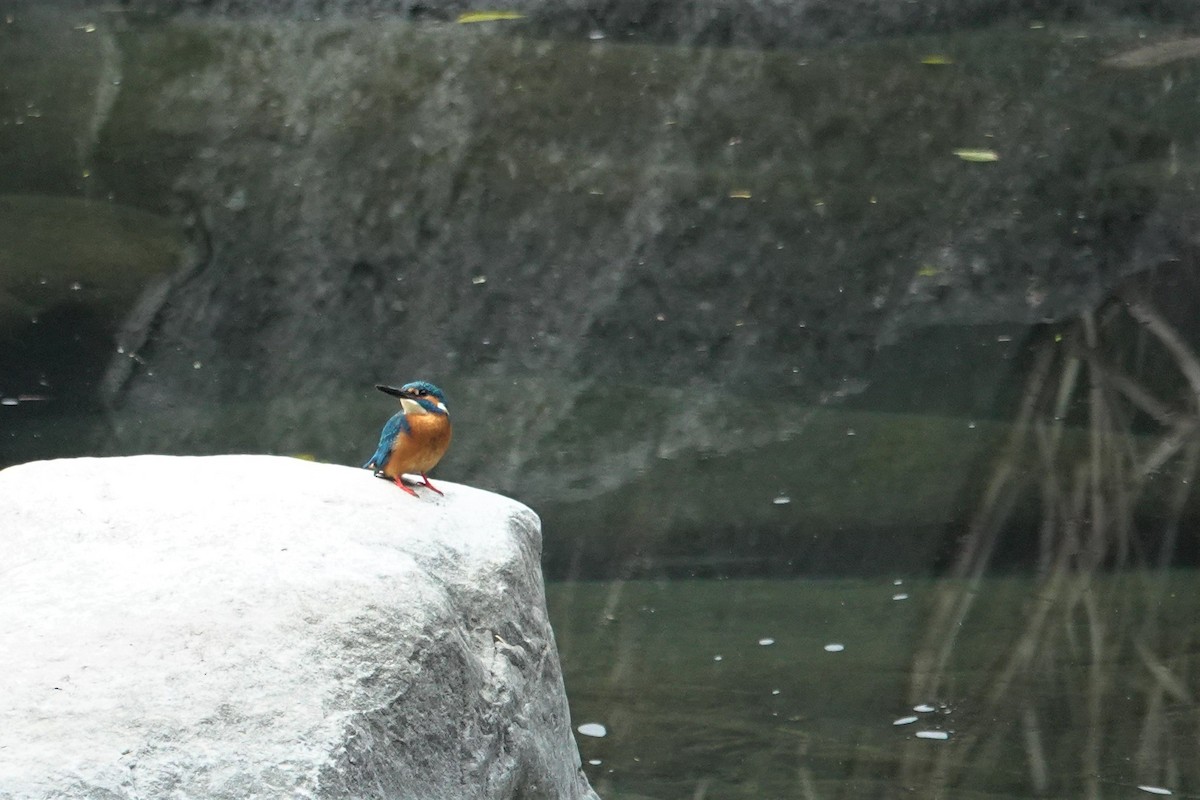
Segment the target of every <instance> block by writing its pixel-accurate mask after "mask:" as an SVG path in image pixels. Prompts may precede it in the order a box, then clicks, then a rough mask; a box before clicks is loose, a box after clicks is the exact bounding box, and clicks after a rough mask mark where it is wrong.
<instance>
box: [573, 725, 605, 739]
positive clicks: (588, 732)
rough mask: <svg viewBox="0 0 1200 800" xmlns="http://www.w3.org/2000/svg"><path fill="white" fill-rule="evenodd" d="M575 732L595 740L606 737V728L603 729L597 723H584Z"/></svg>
mask: <svg viewBox="0 0 1200 800" xmlns="http://www.w3.org/2000/svg"><path fill="white" fill-rule="evenodd" d="M575 730H577V731H579V732H580V733H582V734H583V735H584V736H594V737H596V738H597V739H603V738H604V737H605V736H607V735H608V728H606V727H604V726H603V725H601V724H600V723H599V722H585V723H583V724H582V725H580V726H579V727H578V728H576V729H575Z"/></svg>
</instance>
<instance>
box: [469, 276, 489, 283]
mask: <svg viewBox="0 0 1200 800" xmlns="http://www.w3.org/2000/svg"><path fill="white" fill-rule="evenodd" d="M471 283H473V284H474V285H476V286H480V285H482V284H485V283H487V276H486V275H476V276H475V277H473V278H471Z"/></svg>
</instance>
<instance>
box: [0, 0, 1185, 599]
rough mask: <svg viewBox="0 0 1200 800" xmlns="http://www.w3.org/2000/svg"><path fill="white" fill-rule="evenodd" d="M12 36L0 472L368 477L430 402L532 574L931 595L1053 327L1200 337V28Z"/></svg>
mask: <svg viewBox="0 0 1200 800" xmlns="http://www.w3.org/2000/svg"><path fill="white" fill-rule="evenodd" d="M10 8H11V9H12V10H11V11H7V12H5V13H6V15H7V16H6V18H5V19H0V196H2V199H3V200H4V203H6V204H7V205H0V226H4V225H5V224H7V225H8V229H9V230H10V231H11V232H12V233H11V236H8V237H5V239H4V241H3V242H0V279H2V280H3V283H0V313H3V319H2V320H0V337H3V348H2V350H0V394H4V395H5V396H7V397H10V398H18V397H25V398H30V399H27V400H26V401H22V402H19V403H18V404H17V405H11V404H10V405H9V406H7V407H5V408H2V409H0V411H3V412H4V413H3V415H0V434H3V436H2V437H0V442H2V443H0V462H3V463H12V462H15V461H20V460H25V459H27V458H31V457H45V456H49V455H76V454H82V453H89V452H144V451H156V452H178V453H185V452H228V451H254V452H276V453H294V454H305V455H311V456H313V457H316V458H319V459H323V460H332V461H339V462H343V463H357V462H360V461H361V460H362V459H364V458H365V457H366V456H367V455H369V453H370V452H371V450H372V449H373V447H374V442H375V439H376V437H377V435H378V428H379V426H380V424H381V423H382V422H383V420H384V419H385V418H386V417H387V415H388V414H389V413H391V406H390V404H389V402H388V401H387V400H386V398H384V396H382V395H379V394H378V393H375V392H374V391H373V390H372V389H371V388H370V387H371V385H372V384H374V383H375V382H378V381H388V382H395V381H404V380H408V379H411V378H415V377H423V378H427V379H430V380H433V381H435V382H437V383H438V384H440V385H442V386H443V388H445V390H446V391H447V394H448V395H449V401H450V406H451V408H452V411H453V413H454V415H455V416H454V418H455V423H456V442H455V446H454V448H453V451H452V453H451V455H450V456H449V457H448V458H447V460H446V461H445V462H444V464H443V465H442V466H441V467H439V469H438V471H437V474H438V475H440V476H442V477H444V478H446V479H450V480H461V481H466V482H471V483H474V484H477V485H481V486H484V487H487V488H493V489H496V490H498V491H502V492H505V493H509V494H512V495H514V496H516V497H518V498H519V499H522V500H524V501H525V502H527V503H529V504H531V505H532V506H533V507H534V508H535V509H537V510H538V511H539V512H540V513H541V514H542V515H543V517H544V521H545V523H546V528H547V536H546V541H547V544H546V549H547V552H546V558H547V564H548V568H549V570H550V574H551V575H565V574H572V575H582V576H594V575H602V574H613V573H618V574H635V573H636V574H643V573H647V574H659V573H661V572H671V573H674V572H684V573H698V574H713V573H717V574H729V573H754V574H762V573H767V574H777V573H791V572H816V573H829V572H837V573H853V574H863V573H877V572H886V571H897V572H920V571H925V570H928V569H929V568H930V566H931V564H935V563H937V559H938V554H939V553H941V552H943V550H944V548H945V547H946V545H947V543H948V542H952V541H953V540H954V538H955V537H956V536H957V535H958V533H959V532H960V531H961V529H962V526H963V525H964V521H965V519H966V518H967V517H968V516H969V513H970V509H971V507H972V504H973V503H974V502H975V500H976V499H977V496H978V493H979V490H980V484H981V481H982V476H983V474H984V473H985V472H986V468H987V465H988V463H989V462H990V459H991V458H992V456H993V455H994V453H995V448H996V446H997V443H998V442H999V441H1000V440H1001V439H1002V438H1003V436H1004V434H1005V432H1006V430H1007V427H1006V422H1007V420H1008V419H1009V418H1010V416H1011V412H1012V409H1013V407H1014V403H1015V400H1016V398H1017V396H1018V395H1019V392H1020V389H1021V380H1022V375H1023V373H1024V370H1025V367H1026V364H1027V360H1028V352H1029V347H1030V346H1031V345H1032V344H1033V343H1036V342H1039V341H1041V340H1042V339H1043V338H1044V337H1046V336H1053V334H1054V330H1055V329H1054V326H1055V324H1057V323H1059V322H1061V321H1064V320H1069V319H1071V318H1072V317H1074V316H1075V315H1076V314H1078V313H1079V312H1081V311H1083V310H1087V309H1090V308H1095V307H1097V306H1099V305H1100V304H1101V303H1103V302H1104V301H1105V300H1106V299H1107V298H1109V297H1110V296H1111V295H1112V293H1113V292H1114V291H1115V290H1116V289H1117V288H1118V287H1120V286H1121V285H1122V284H1123V282H1125V281H1128V280H1130V279H1131V278H1133V277H1137V278H1138V279H1139V280H1141V281H1142V282H1143V283H1144V285H1145V287H1146V289H1147V290H1148V291H1151V292H1155V291H1157V292H1158V294H1159V295H1160V297H1159V299H1160V301H1161V302H1163V303H1164V304H1167V305H1169V306H1170V308H1171V311H1172V313H1173V318H1174V319H1175V320H1176V321H1177V323H1178V324H1180V325H1183V326H1187V325H1191V326H1192V327H1193V328H1194V321H1195V319H1196V315H1195V307H1194V304H1193V303H1192V302H1191V300H1190V298H1191V297H1194V288H1195V287H1194V272H1193V271H1192V264H1193V258H1194V254H1195V243H1196V237H1197V234H1198V233H1200V216H1198V215H1197V213H1196V211H1195V203H1194V191H1195V182H1196V178H1197V171H1198V170H1197V164H1198V162H1197V160H1196V152H1197V134H1198V133H1200V116H1198V115H1197V114H1196V112H1195V108H1196V106H1195V97H1196V95H1197V91H1198V90H1200V73H1198V71H1197V68H1196V55H1195V53H1193V52H1192V51H1190V50H1189V49H1188V47H1189V46H1188V44H1187V42H1188V41H1189V40H1188V38H1187V37H1188V31H1189V29H1190V27H1191V26H1194V25H1195V23H1196V21H1197V17H1198V16H1200V12H1197V11H1196V10H1195V7H1194V6H1193V5H1192V4H1185V3H1161V4H1156V5H1155V6H1154V7H1153V8H1147V7H1146V6H1144V5H1143V4H1135V3H1125V2H1094V3H1078V4H1044V3H1032V2H1030V3H1018V2H1008V3H1000V2H975V3H939V2H912V3H883V2H857V3H844V2H840V3H833V2H810V3H783V2H776V3H767V2H758V3H745V4H737V5H733V4H727V3H715V2H695V3H653V2H634V1H633V0H629V1H627V2H611V3H590V4H589V3H566V4H563V3H554V4H549V3H538V2H531V1H529V0H527V1H526V2H517V3H509V4H505V5H504V6H503V8H500V7H498V6H482V5H478V4H465V3H464V4H454V3H415V2H386V3H385V2H372V1H371V0H365V1H364V2H357V3H356V2H345V3H333V2H319V1H318V0H311V1H309V2H304V1H303V0H296V2H277V3H272V2H262V3H251V2H249V0H245V1H243V2H239V1H238V0H228V1H227V2H220V1H219V0H218V1H215V2H203V1H202V0H196V2H186V1H185V0H180V1H179V2H174V3H172V2H137V1H136V0H131V1H130V2H126V3H121V4H118V5H112V4H105V5H99V4H90V3H73V4H71V3H37V4H34V3H18V4H14V5H12V6H11V7H10ZM471 10H475V11H481V10H490V11H497V10H499V11H506V12H514V13H519V14H520V15H522V16H521V18H519V19H508V20H500V21H494V22H483V23H476V24H467V23H460V22H459V21H458V20H459V15H460V14H461V13H463V12H466V11H471ZM1180 41H1182V42H1183V44H1182V45H1180V44H1178V43H1179V42H1180ZM1172 43H1175V44H1172ZM1195 49H1196V51H1197V52H1200V48H1195ZM963 150H980V151H992V152H994V153H995V155H996V156H997V160H994V161H973V160H970V159H969V157H968V158H964V157H962V156H961V155H957V154H956V151H963ZM6 220H7V223H6ZM114 220H117V221H114ZM39 226H40V227H39ZM47 226H49V227H48V228H47ZM43 229H46V230H49V231H50V232H48V233H43V234H39V233H37V232H38V231H40V230H43ZM97 230H100V231H102V232H103V233H102V234H98V233H96V231H97ZM88 231H91V233H90V234H89V233H87V232H88ZM101 236H102V237H103V238H104V240H105V241H108V242H109V245H108V246H106V247H94V246H89V243H95V242H97V241H98V240H99V239H98V237H101ZM5 428H7V430H5Z"/></svg>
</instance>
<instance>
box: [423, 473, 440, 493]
mask: <svg viewBox="0 0 1200 800" xmlns="http://www.w3.org/2000/svg"><path fill="white" fill-rule="evenodd" d="M421 480H423V481H425V485H426V486H428V487H429V488H430V489H433V490H434V491H435V492H437V493H438V494H440V495H441V496H442V497H445V496H446V493H445V492H443V491H442V490H441V489H439V488H437V487H436V486H434V485H433V484H432V483H430V482H429V476H428V475H426V474H425V473H424V472H422V473H421Z"/></svg>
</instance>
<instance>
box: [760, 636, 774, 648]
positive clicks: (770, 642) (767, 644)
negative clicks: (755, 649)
mask: <svg viewBox="0 0 1200 800" xmlns="http://www.w3.org/2000/svg"><path fill="white" fill-rule="evenodd" d="M758 643H759V644H760V645H762V646H763V647H770V646H771V645H773V644H775V640H774V639H772V638H770V637H765V638H762V639H759V640H758Z"/></svg>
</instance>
